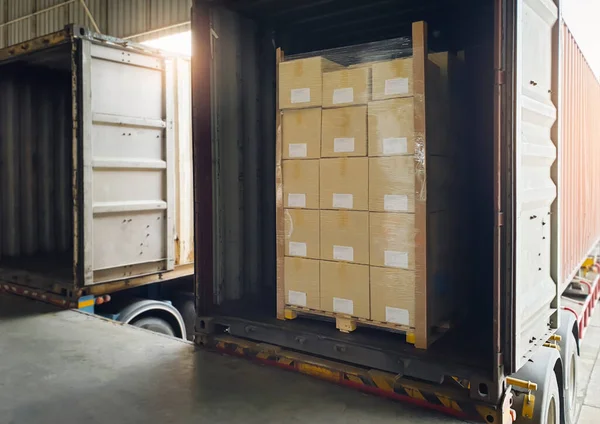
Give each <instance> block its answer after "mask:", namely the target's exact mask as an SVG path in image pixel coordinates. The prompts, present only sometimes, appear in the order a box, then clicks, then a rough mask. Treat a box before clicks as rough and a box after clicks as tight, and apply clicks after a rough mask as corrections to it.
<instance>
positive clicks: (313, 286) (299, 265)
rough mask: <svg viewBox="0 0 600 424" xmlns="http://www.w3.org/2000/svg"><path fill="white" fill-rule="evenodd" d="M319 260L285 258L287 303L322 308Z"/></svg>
mask: <svg viewBox="0 0 600 424" xmlns="http://www.w3.org/2000/svg"><path fill="white" fill-rule="evenodd" d="M319 269H320V267H319V261H315V260H313V259H303V258H285V263H284V287H285V303H286V304H287V305H294V306H302V307H304V308H311V309H321V300H320V288H319V279H320V274H319Z"/></svg>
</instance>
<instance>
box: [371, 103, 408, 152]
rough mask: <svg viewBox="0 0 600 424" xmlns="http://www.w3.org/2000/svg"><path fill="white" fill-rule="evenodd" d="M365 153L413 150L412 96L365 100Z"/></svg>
mask: <svg viewBox="0 0 600 424" xmlns="http://www.w3.org/2000/svg"><path fill="white" fill-rule="evenodd" d="M368 114H369V119H368V123H369V142H368V144H369V156H395V155H413V154H414V153H415V125H414V116H415V110H414V105H413V98H412V97H406V98H399V99H390V100H380V101H377V102H369V110H368Z"/></svg>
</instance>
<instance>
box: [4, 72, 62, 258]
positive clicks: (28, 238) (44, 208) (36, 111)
mask: <svg viewBox="0 0 600 424" xmlns="http://www.w3.org/2000/svg"><path fill="white" fill-rule="evenodd" d="M33 72H35V71H33V70H26V69H25V70H24V69H18V71H16V72H6V71H3V72H0V93H2V96H0V117H2V119H1V122H0V152H1V153H2V154H0V183H1V185H0V187H1V189H0V195H1V196H2V198H1V199H0V216H1V217H2V221H1V225H0V227H1V229H0V234H1V235H2V237H0V241H1V243H0V244H1V246H0V252H1V255H3V256H11V257H21V256H23V257H26V256H32V255H36V254H53V255H56V254H59V255H60V254H64V253H67V252H69V251H70V250H71V249H72V234H73V221H72V220H73V214H72V204H73V202H72V197H71V172H70V169H71V155H72V149H71V137H70V136H71V125H70V117H71V113H70V108H71V98H70V94H71V91H70V88H69V87H70V74H69V73H61V72H53V71H48V72H46V73H45V76H44V79H43V81H51V82H52V83H51V84H44V83H43V82H40V81H39V80H37V79H36V78H32V77H31V75H34V74H32V73H33ZM28 76H29V77H28ZM17 117H18V119H17Z"/></svg>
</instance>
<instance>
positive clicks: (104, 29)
mask: <svg viewBox="0 0 600 424" xmlns="http://www.w3.org/2000/svg"><path fill="white" fill-rule="evenodd" d="M191 3H192V2H191V0H172V1H170V0H86V4H87V6H88V8H89V10H90V13H91V14H92V16H93V18H94V21H95V22H96V24H97V25H98V27H99V29H100V32H101V33H103V34H108V35H111V36H114V37H121V38H123V37H132V36H135V35H138V34H143V35H142V36H141V37H137V38H136V41H145V40H149V39H154V38H159V37H162V36H165V35H169V34H174V33H179V32H183V31H188V30H189V24H187V23H189V20H190V10H191ZM59 5H62V6H60V7H57V6H59ZM47 9H50V10H47ZM24 17H25V19H21V20H18V21H17V22H12V23H9V24H7V25H4V26H2V24H5V23H7V22H10V21H13V20H15V19H20V18H24ZM67 24H77V25H83V26H86V27H89V28H91V29H94V27H93V25H92V21H91V20H90V18H89V17H88V15H87V13H86V12H85V9H84V8H83V6H82V5H81V1H80V0H75V1H72V0H71V1H70V0H0V48H1V47H6V46H9V45H12V44H16V43H20V42H23V41H26V40H30V39H32V38H35V37H39V36H42V35H46V34H49V33H52V32H55V31H58V30H60V29H62V28H63V27H64V26H65V25H67ZM164 28H167V29H164Z"/></svg>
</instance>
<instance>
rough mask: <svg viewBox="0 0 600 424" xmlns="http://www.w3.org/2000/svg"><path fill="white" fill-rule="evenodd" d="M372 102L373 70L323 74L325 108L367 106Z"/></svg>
mask: <svg viewBox="0 0 600 424" xmlns="http://www.w3.org/2000/svg"><path fill="white" fill-rule="evenodd" d="M369 100H371V68H370V67H365V68H355V69H342V70H339V71H334V72H327V73H325V74H323V107H340V106H351V105H366V104H367V102H368V101H369Z"/></svg>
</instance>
